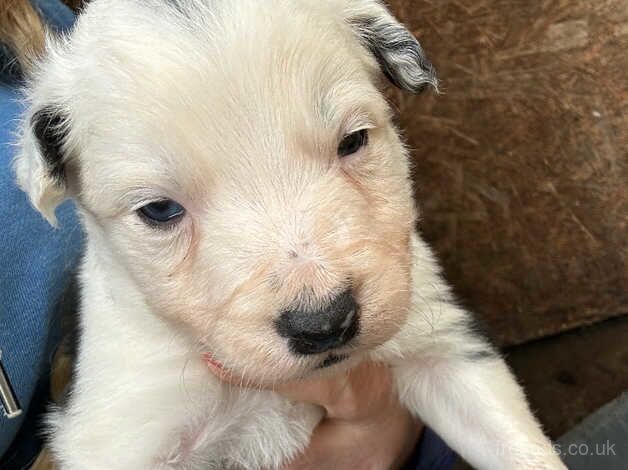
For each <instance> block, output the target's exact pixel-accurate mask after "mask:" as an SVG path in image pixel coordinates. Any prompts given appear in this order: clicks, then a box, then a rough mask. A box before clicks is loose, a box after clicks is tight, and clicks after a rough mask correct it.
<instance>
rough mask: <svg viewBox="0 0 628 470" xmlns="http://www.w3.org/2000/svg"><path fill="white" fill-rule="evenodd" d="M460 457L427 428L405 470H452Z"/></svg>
mask: <svg viewBox="0 0 628 470" xmlns="http://www.w3.org/2000/svg"><path fill="white" fill-rule="evenodd" d="M457 460H458V456H457V455H456V454H455V453H454V451H453V450H451V449H450V448H449V446H447V444H445V441H443V440H442V439H441V438H440V437H438V435H437V434H436V433H435V432H434V431H432V430H431V429H430V428H425V429H424V430H423V434H422V435H421V438H420V439H419V442H417V445H416V447H415V448H414V452H413V453H412V456H411V457H410V458H409V459H408V461H407V462H406V464H405V465H404V467H403V470H452V469H453V468H454V465H455V463H456V461H457Z"/></svg>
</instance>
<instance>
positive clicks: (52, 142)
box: [31, 106, 67, 184]
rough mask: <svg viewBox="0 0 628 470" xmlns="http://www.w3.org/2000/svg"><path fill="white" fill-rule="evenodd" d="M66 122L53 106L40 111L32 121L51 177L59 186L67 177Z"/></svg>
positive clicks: (34, 115)
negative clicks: (64, 153) (65, 169)
mask: <svg viewBox="0 0 628 470" xmlns="http://www.w3.org/2000/svg"><path fill="white" fill-rule="evenodd" d="M66 121H67V119H66V118H65V116H64V115H63V114H62V113H61V112H59V111H58V110H56V109H55V108H53V107H51V106H50V107H45V108H43V109H40V110H39V111H37V112H36V113H35V114H33V117H32V119H31V124H32V126H33V133H34V134H35V137H36V139H37V142H38V145H39V149H40V151H41V154H42V156H43V158H44V161H45V163H46V165H47V167H48V171H49V173H50V176H51V177H52V178H53V179H54V180H56V181H57V183H58V184H63V181H64V177H65V172H64V167H63V143H64V142H65V139H66V137H67V128H66Z"/></svg>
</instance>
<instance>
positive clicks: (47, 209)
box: [14, 106, 70, 226]
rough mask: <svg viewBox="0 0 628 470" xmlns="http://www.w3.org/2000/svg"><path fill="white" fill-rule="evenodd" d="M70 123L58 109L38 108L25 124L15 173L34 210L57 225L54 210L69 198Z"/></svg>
mask: <svg viewBox="0 0 628 470" xmlns="http://www.w3.org/2000/svg"><path fill="white" fill-rule="evenodd" d="M69 124H70V123H69V120H68V119H67V117H66V115H65V114H64V113H63V112H62V111H61V110H59V109H58V108H57V107H55V106H45V107H42V108H39V109H38V110H37V111H35V112H34V113H32V114H31V115H30V118H27V120H26V121H25V122H24V124H23V126H24V128H23V134H22V138H21V142H20V151H19V153H18V155H17V157H16V158H15V161H14V165H15V173H16V176H17V181H18V184H19V185H20V187H21V188H22V189H23V190H24V191H25V192H26V193H27V194H28V196H29V198H30V200H31V202H32V204H33V206H35V208H36V209H37V210H38V211H39V212H41V214H42V215H43V216H44V217H45V218H46V220H48V222H50V224H51V225H53V226H55V225H56V217H55V208H56V207H57V206H58V205H59V204H60V203H61V202H62V201H63V200H64V199H65V198H66V197H67V181H66V172H65V164H66V160H67V159H66V149H67V142H66V140H67V134H68V128H69Z"/></svg>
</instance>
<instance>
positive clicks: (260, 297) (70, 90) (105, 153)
mask: <svg viewBox="0 0 628 470" xmlns="http://www.w3.org/2000/svg"><path fill="white" fill-rule="evenodd" d="M382 75H384V76H386V77H388V79H390V80H391V81H392V82H393V83H394V84H395V85H397V86H399V87H401V88H404V89H406V90H409V91H412V92H417V91H420V90H421V89H423V88H424V87H425V86H427V85H432V86H435V85H436V78H435V76H434V72H433V70H432V67H431V65H430V64H429V62H428V61H427V60H426V58H425V56H424V55H423V51H422V49H421V47H420V45H419V44H418V42H417V41H416V40H415V39H414V38H413V37H412V36H411V34H410V33H409V32H408V31H407V30H406V29H405V28H404V27H403V26H401V25H400V24H399V23H398V22H396V21H395V20H394V18H393V17H391V16H390V14H389V13H388V11H387V10H386V9H385V8H384V7H383V6H382V5H381V4H380V3H379V2H376V1H374V0H326V1H309V0H290V1H288V0H274V1H265V2H259V1H257V0H241V1H237V2H232V1H226V0H225V1H211V2H210V1H207V2H203V1H198V0H195V1H191V0H188V1H185V0H180V1H178V2H174V3H173V2H166V1H165V0H163V1H159V0H152V1H148V0H143V1H142V0H115V1H114V0H111V1H101V2H99V1H95V2H93V3H92V4H91V5H90V6H89V7H88V8H87V10H86V11H85V13H84V15H83V16H82V17H81V18H80V20H79V23H78V25H77V27H76V29H75V31H74V32H73V34H72V37H71V38H70V40H69V41H65V42H62V43H59V44H53V45H51V53H50V54H49V55H48V58H47V59H46V60H45V61H44V62H43V63H42V64H41V65H40V68H39V71H38V72H37V73H35V76H34V79H33V87H32V93H31V96H30V99H31V103H30V108H29V109H30V111H29V114H28V116H27V119H26V121H25V127H24V134H23V138H22V152H21V154H20V155H19V156H18V159H17V161H16V168H17V174H18V179H19V181H20V183H21V185H22V186H23V187H24V189H25V190H26V191H27V192H28V193H29V195H30V197H31V199H32V201H33V203H34V205H35V206H36V207H37V208H38V209H39V210H40V211H41V212H42V213H43V214H44V215H45V216H46V217H47V218H48V219H49V220H51V221H54V208H55V206H56V205H57V204H58V203H59V201H61V200H62V199H63V198H65V197H68V196H69V197H73V198H74V199H75V200H76V202H77V204H78V206H79V208H80V210H81V212H82V213H83V216H84V217H83V218H84V221H85V224H86V229H87V232H88V237H89V240H90V243H92V244H95V245H96V250H97V251H99V252H101V253H103V256H107V257H108V258H113V259H114V263H115V264H116V265H117V267H118V268H120V269H124V270H125V271H126V272H127V273H128V274H129V275H130V277H131V279H133V282H134V284H135V288H136V289H137V291H139V292H140V293H141V294H142V296H143V297H144V299H145V301H146V303H148V304H149V306H150V307H151V309H152V310H153V311H154V313H155V314H157V315H160V316H161V317H163V318H166V319H168V320H169V321H171V322H172V323H173V325H177V327H179V328H181V329H185V330H186V331H188V332H189V333H190V334H191V335H193V336H194V339H195V340H196V341H198V343H199V344H200V347H201V349H202V350H204V351H210V352H211V353H212V355H213V356H214V357H215V358H216V359H217V360H219V361H220V362H222V363H223V364H225V366H226V367H228V368H230V369H231V370H233V371H234V372H235V373H237V374H241V375H245V376H247V377H249V378H251V379H253V380H258V381H263V380H282V379H288V378H292V377H296V376H301V375H305V374H307V373H309V372H311V371H313V370H316V369H317V368H320V367H323V366H326V365H329V364H332V363H334V362H337V361H339V360H340V359H342V358H344V357H348V356H359V355H360V354H361V353H363V352H365V351H368V350H370V349H372V348H374V347H376V346H377V345H379V344H382V343H383V342H385V341H386V340H388V339H389V338H390V337H391V336H392V335H394V334H395V332H396V331H397V330H398V329H399V328H400V326H401V325H402V324H403V322H404V320H405V317H406V313H407V309H408V306H409V295H410V263H411V256H410V236H411V233H412V230H413V226H414V222H415V209H414V205H413V200H412V192H411V187H410V182H409V177H408V161H407V156H406V152H405V150H404V148H403V146H402V143H401V142H400V139H399V137H398V135H397V133H396V131H395V129H394V127H393V125H392V123H391V116H390V110H389V107H388V105H387V103H386V101H385V99H384V98H383V97H382V95H381V93H380V91H379V90H378V85H379V83H378V82H379V79H380V76H382Z"/></svg>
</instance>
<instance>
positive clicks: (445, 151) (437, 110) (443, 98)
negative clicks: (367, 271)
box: [390, 0, 628, 344]
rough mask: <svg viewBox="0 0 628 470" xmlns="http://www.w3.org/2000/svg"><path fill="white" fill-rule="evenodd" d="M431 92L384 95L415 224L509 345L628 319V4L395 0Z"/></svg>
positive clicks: (606, 0) (610, 0) (616, 0)
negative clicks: (406, 169) (411, 177)
mask: <svg viewBox="0 0 628 470" xmlns="http://www.w3.org/2000/svg"><path fill="white" fill-rule="evenodd" d="M390 5H391V8H392V9H393V10H394V12H395V13H396V14H397V16H398V17H399V18H401V19H402V20H403V21H404V22H405V23H406V24H407V25H408V26H409V27H410V29H411V30H413V32H414V33H415V34H416V36H417V37H419V38H420V40H421V42H422V44H423V46H424V48H425V50H426V51H427V53H428V56H429V57H430V58H431V59H432V62H433V63H434V64H435V66H436V69H437V71H438V72H439V77H440V79H441V82H442V90H443V93H442V94H441V95H440V96H434V95H431V96H430V95H423V96H419V97H410V96H407V95H405V94H402V93H400V92H393V100H394V101H395V102H396V103H397V105H398V108H399V113H400V125H401V127H402V128H405V129H406V135H407V139H408V143H409V145H410V146H411V147H412V148H413V159H414V162H415V167H416V168H415V180H416V187H417V198H418V200H419V203H420V205H421V207H422V221H421V223H420V227H421V229H422V231H423V233H424V234H425V236H426V237H427V239H428V240H429V241H431V242H432V244H433V246H435V248H436V250H437V252H438V254H439V255H440V258H441V259H442V260H443V262H444V265H445V270H446V275H447V278H448V279H449V280H450V281H452V283H453V284H454V286H455V288H456V291H457V293H458V294H459V295H460V297H462V299H463V300H464V301H465V303H466V304H467V305H469V306H470V307H472V308H473V309H474V310H476V311H477V312H478V313H479V314H480V316H481V317H483V318H484V319H485V320H486V323H487V326H488V328H489V330H491V331H492V332H493V333H494V334H495V335H496V337H497V339H498V340H499V341H500V342H502V343H504V344H513V343H518V342H522V341H525V340H528V339H531V338H536V337H540V336H545V335H548V334H552V333H556V332H558V331H561V330H565V329H568V328H572V327H574V326H577V325H580V324H584V323H590V322H594V321H597V320H599V319H602V318H605V317H608V316H613V315H619V314H624V313H628V263H627V261H628V236H627V217H628V193H627V190H626V186H627V184H628V150H627V149H628V122H627V119H626V110H627V108H628V0H569V1H566V0H552V1H549V0H548V1H529V0H501V1H498V0H494V1H491V0H433V1H426V0H414V1H413V0H391V1H390Z"/></svg>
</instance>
